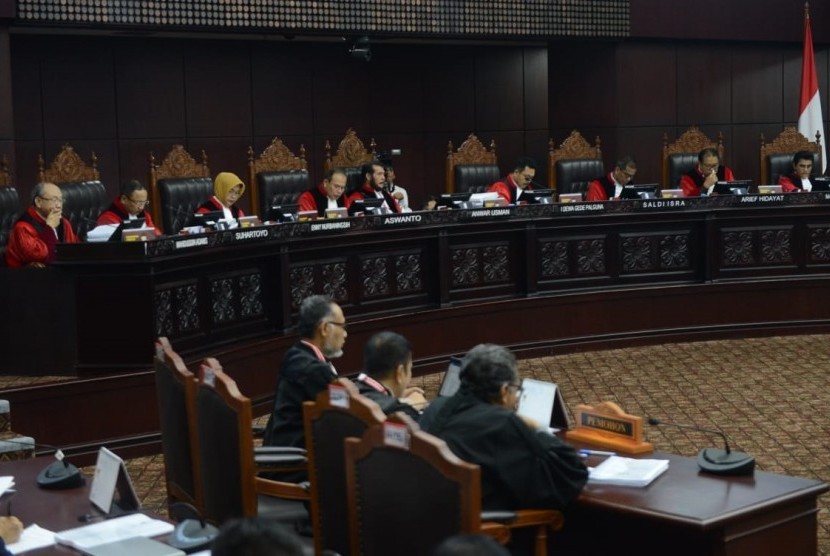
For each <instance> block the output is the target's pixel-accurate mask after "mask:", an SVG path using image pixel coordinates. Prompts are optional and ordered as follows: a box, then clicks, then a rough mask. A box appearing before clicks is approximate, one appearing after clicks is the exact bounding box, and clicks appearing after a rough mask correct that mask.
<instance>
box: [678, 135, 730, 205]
mask: <svg viewBox="0 0 830 556" xmlns="http://www.w3.org/2000/svg"><path fill="white" fill-rule="evenodd" d="M734 180H735V176H734V175H733V174H732V170H730V169H729V168H727V167H726V166H721V161H720V155H719V154H718V150H717V149H713V148H711V147H710V148H706V149H703V150H702V151H700V152H699V153H698V154H697V164H696V165H695V167H694V168H692V169H691V170H689V171H688V172H687V173H686V174H684V175H683V177H682V178H680V188H681V189H682V190H683V196H684V197H700V196H701V195H711V194H712V192H713V190H714V189H715V185H716V184H717V183H718V182H719V181H734Z"/></svg>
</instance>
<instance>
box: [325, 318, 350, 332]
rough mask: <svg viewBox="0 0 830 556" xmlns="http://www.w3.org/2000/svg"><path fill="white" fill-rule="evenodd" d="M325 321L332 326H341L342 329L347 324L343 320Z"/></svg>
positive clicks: (344, 328)
mask: <svg viewBox="0 0 830 556" xmlns="http://www.w3.org/2000/svg"><path fill="white" fill-rule="evenodd" d="M327 323H328V324H333V325H334V326H339V327H340V328H342V329H343V330H346V326H347V325H346V323H345V322H337V321H333V320H330V321H327Z"/></svg>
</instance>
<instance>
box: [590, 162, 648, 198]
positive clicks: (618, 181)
mask: <svg viewBox="0 0 830 556" xmlns="http://www.w3.org/2000/svg"><path fill="white" fill-rule="evenodd" d="M635 175H637V162H636V161H635V160H634V159H633V158H632V157H630V156H623V157H621V158H620V159H619V160H618V161H617V165H616V166H615V167H614V169H613V170H612V171H611V172H609V173H608V175H607V176H603V177H601V178H597V179H595V180H594V181H592V182H591V183H590V184H588V193H587V194H586V195H585V200H586V201H608V200H609V199H619V198H620V195H622V190H623V187H624V186H625V185H627V184H629V183H631V181H632V180H633V179H634V176H635Z"/></svg>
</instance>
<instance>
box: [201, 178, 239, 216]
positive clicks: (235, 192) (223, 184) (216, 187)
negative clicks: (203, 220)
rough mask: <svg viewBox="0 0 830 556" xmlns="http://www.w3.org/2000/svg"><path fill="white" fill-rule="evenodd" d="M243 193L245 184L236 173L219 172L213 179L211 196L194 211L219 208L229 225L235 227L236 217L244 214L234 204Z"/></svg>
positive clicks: (203, 212) (208, 210)
mask: <svg viewBox="0 0 830 556" xmlns="http://www.w3.org/2000/svg"><path fill="white" fill-rule="evenodd" d="M244 193H245V184H244V183H242V180H240V179H239V177H238V176H237V175H236V174H232V173H230V172H219V173H218V174H217V175H216V179H214V180H213V197H211V198H210V199H208V200H207V201H205V202H204V203H202V204H201V205H199V208H197V209H196V212H197V213H198V214H205V213H207V212H214V211H218V210H221V211H222V212H223V213H224V219H225V220H227V221H228V223H229V225H230V227H231V228H236V227H237V226H238V225H239V221H238V219H239V218H240V217H241V216H245V213H244V212H243V211H242V209H241V208H239V207H238V206H236V202H237V201H238V200H239V199H240V198H241V197H242V195H243V194H244Z"/></svg>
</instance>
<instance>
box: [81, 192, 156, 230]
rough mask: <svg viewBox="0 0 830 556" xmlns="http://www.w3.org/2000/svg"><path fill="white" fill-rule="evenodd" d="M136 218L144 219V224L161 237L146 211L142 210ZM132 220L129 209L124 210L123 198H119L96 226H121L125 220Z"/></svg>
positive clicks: (103, 214) (102, 214)
mask: <svg viewBox="0 0 830 556" xmlns="http://www.w3.org/2000/svg"><path fill="white" fill-rule="evenodd" d="M136 218H143V219H144V224H145V225H146V226H147V227H148V228H153V229H154V230H155V232H156V235H157V236H160V235H161V232H160V231H158V229H156V225H155V224H153V217H152V216H150V213H149V212H147V211H146V210H142V211H141V212H139V213H138V214H137V215H136ZM129 219H130V214H129V213H128V212H127V209H125V208H124V204H123V203H122V202H121V198H120V197H118V198H117V199H115V200H114V201H113V202H112V204H111V205H110V207H109V208H108V209H107V210H105V211H104V212H102V213H101V216H99V217H98V220H97V221H96V224H98V225H99V226H103V225H106V224H121V223H122V222H124V221H125V220H129Z"/></svg>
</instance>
